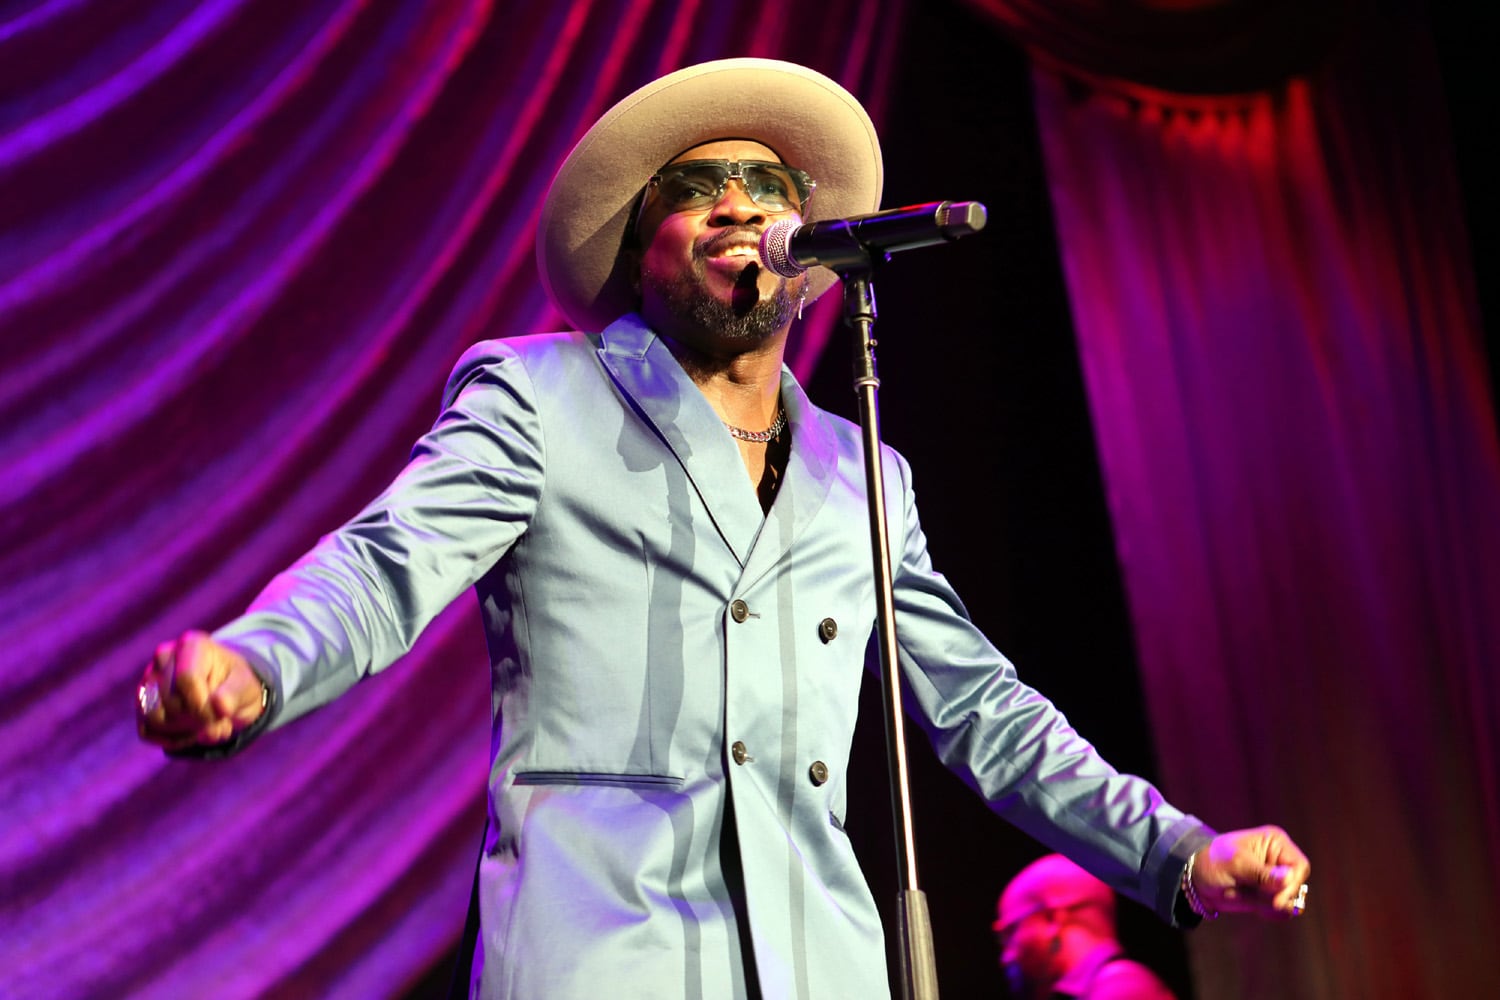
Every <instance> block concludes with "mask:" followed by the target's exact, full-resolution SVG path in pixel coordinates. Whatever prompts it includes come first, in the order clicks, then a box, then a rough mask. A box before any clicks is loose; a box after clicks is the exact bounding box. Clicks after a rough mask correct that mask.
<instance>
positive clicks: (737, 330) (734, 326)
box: [641, 247, 797, 347]
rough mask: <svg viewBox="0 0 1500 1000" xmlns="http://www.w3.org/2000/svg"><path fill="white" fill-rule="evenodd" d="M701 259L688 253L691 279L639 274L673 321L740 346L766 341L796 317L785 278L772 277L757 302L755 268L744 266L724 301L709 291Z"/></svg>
mask: <svg viewBox="0 0 1500 1000" xmlns="http://www.w3.org/2000/svg"><path fill="white" fill-rule="evenodd" d="M704 260H705V257H704V256H703V255H702V251H701V250H700V249H699V248H697V247H694V249H693V275H692V276H691V277H682V278H677V279H675V280H671V279H664V278H662V277H661V276H660V275H658V274H655V273H654V272H651V271H642V273H641V284H642V286H644V287H647V288H650V289H651V290H652V291H653V292H655V293H656V296H657V297H658V298H660V299H661V301H662V302H663V303H665V304H666V306H667V308H668V309H669V310H670V311H671V312H672V314H673V315H674V316H676V317H677V318H678V319H680V320H683V321H684V322H686V323H690V324H692V325H694V326H696V327H698V328H699V329H701V330H706V331H712V332H714V333H715V334H717V335H718V336H719V337H721V338H723V339H725V340H728V341H730V342H732V343H736V344H741V345H743V346H744V347H753V346H755V345H756V344H759V343H762V342H763V341H766V340H769V339H770V338H771V337H772V336H773V335H774V334H775V333H776V332H777V331H778V330H780V329H781V328H782V327H784V326H786V325H787V324H788V323H790V322H791V321H792V318H793V317H794V316H796V314H797V300H796V299H794V298H793V297H792V292H791V289H790V288H789V287H788V284H787V280H786V279H785V278H777V280H776V288H775V290H774V291H773V292H772V293H771V294H770V295H769V296H767V297H765V298H762V297H761V295H760V289H759V287H758V286H757V284H756V282H757V279H758V278H759V276H760V265H759V264H757V263H755V262H753V261H752V262H751V263H749V264H746V265H745V269H744V270H743V271H741V272H740V276H739V279H738V280H737V281H736V282H735V290H734V294H733V295H732V296H730V300H729V301H728V302H724V301H722V300H720V299H718V298H716V297H715V296H713V295H712V294H710V293H709V291H708V288H707V286H706V283H705V278H706V274H705V270H704Z"/></svg>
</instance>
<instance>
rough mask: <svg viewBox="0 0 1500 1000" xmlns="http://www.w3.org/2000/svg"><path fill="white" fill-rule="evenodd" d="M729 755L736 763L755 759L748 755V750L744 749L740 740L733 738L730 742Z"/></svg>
mask: <svg viewBox="0 0 1500 1000" xmlns="http://www.w3.org/2000/svg"><path fill="white" fill-rule="evenodd" d="M729 756H731V757H733V758H734V762H735V763H736V764H743V763H745V761H747V760H754V759H755V758H754V757H751V756H750V751H749V750H746V749H745V744H744V742H742V741H741V740H735V741H734V742H733V743H732V744H730V747H729Z"/></svg>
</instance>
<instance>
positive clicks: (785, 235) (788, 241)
mask: <svg viewBox="0 0 1500 1000" xmlns="http://www.w3.org/2000/svg"><path fill="white" fill-rule="evenodd" d="M796 231H797V224H796V223H795V222H792V221H791V220H790V219H788V220H784V221H782V222H773V223H772V224H771V225H769V226H767V227H766V230H765V232H763V233H761V234H760V263H761V266H762V267H764V268H765V269H766V270H768V271H770V272H771V273H772V274H779V275H781V276H782V277H783V278H795V277H796V276H797V275H799V274H801V273H802V272H803V271H806V270H807V268H805V267H803V266H802V265H801V264H799V263H797V262H796V261H795V260H793V259H792V234H793V233H794V232H796Z"/></svg>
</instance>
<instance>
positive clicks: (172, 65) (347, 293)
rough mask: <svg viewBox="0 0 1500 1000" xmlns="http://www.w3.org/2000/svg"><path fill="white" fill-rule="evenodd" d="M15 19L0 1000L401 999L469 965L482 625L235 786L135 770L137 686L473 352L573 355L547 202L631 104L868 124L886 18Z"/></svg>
mask: <svg viewBox="0 0 1500 1000" xmlns="http://www.w3.org/2000/svg"><path fill="white" fill-rule="evenodd" d="M19 6H21V7H23V8H24V9H20V10H16V8H17V7H18V5H0V357H3V361H0V470H3V475H0V650H3V651H4V653H3V663H4V667H3V669H0V969H3V970H4V971H3V973H0V994H4V995H5V996H7V997H59V996H100V997H104V996H110V997H113V996H125V995H139V996H163V997H182V996H214V997H236V996H258V995H266V994H273V995H287V996H347V997H370V996H381V995H398V994H399V993H401V992H402V990H403V989H404V987H405V985H406V984H409V983H411V982H412V981H413V979H414V978H415V977H417V976H419V975H420V974H421V973H422V972H423V970H425V969H426V968H427V967H428V966H429V964H431V963H432V962H433V961H434V959H436V958H437V957H439V956H440V955H441V954H442V953H443V952H444V951H445V950H447V949H448V948H450V947H451V945H452V944H453V942H454V940H455V938H456V937H457V934H458V931H459V928H460V927H461V925H462V922H463V917H464V912H463V908H464V901H465V900H466V898H467V895H468V886H469V879H470V876H471V873H472V870H473V869H472V866H473V862H474V856H475V853H476V851H477V849H478V842H479V835H480V832H481V829H482V815H483V814H482V804H481V796H482V784H483V777H484V774H485V769H486V762H487V747H486V735H487V732H488V719H487V716H486V705H487V704H488V697H487V693H486V692H487V687H488V678H487V677H486V676H485V675H484V671H483V664H484V663H485V662H486V659H485V656H484V653H483V649H482V639H481V634H480V630H479V628H478V624H477V618H476V616H475V614H474V608H473V606H472V601H471V600H464V601H461V602H460V603H459V604H458V605H456V606H455V607H454V608H453V609H451V610H450V612H449V613H448V614H446V615H445V616H444V617H442V618H441V619H440V620H439V621H438V622H436V623H435V624H434V626H433V627H432V628H431V630H430V631H429V632H428V634H427V635H426V636H424V637H423V639H422V642H421V644H420V646H419V648H418V649H417V650H416V652H415V653H414V654H413V655H412V656H411V657H410V658H409V661H408V662H406V663H405V664H404V665H403V667H402V669H400V670H398V671H393V672H391V673H390V674H387V675H383V676H381V677H379V678H376V679H375V680H373V681H372V682H370V683H368V684H364V685H361V686H360V687H359V689H358V690H356V691H355V692H353V693H352V694H351V695H350V696H349V697H347V698H345V699H343V700H342V701H340V702H339V703H338V704H337V705H335V706H332V707H331V708H329V709H327V710H326V711H324V712H320V713H319V714H318V716H317V719H316V722H315V724H313V723H309V724H306V725H294V726H291V727H289V728H288V729H287V730H286V731H284V732H282V733H280V734H278V737H277V738H276V739H275V740H270V741H267V742H266V743H264V744H263V745H261V746H259V747H257V748H256V749H255V751H254V752H253V753H250V754H247V755H245V756H243V757H240V758H238V759H235V760H233V761H230V762H227V763H223V764H214V765H201V764H194V763H188V762H168V761H165V760H164V759H163V758H162V756H161V755H160V754H159V753H157V752H155V751H153V750H151V749H149V748H147V747H144V746H142V745H139V744H138V743H137V742H136V739H135V734H134V732H133V731H132V725H131V721H130V704H131V698H132V697H133V691H134V683H135V679H136V678H137V676H138V675H139V673H140V670H141V669H142V667H143V666H144V663H145V660H146V658H147V656H148V655H149V653H150V650H151V648H152V646H153V644H154V643H156V642H157V641H160V640H161V639H164V638H166V637H168V636H171V635H174V634H176V633H177V632H178V631H180V630H181V629H183V628H187V627H213V626H215V625H217V624H218V623H220V622H222V621H224V620H226V619H227V618H229V617H231V616H232V615H234V614H235V613H236V612H237V611H239V610H240V609H241V608H242V607H243V606H244V605H245V603H246V602H247V601H248V600H249V598H250V597H251V596H252V595H253V593H254V592H255V590H256V589H257V588H258V587H259V586H260V585H261V584H262V583H263V582H264V581H265V580H266V579H268V578H269V577H270V576H271V575H272V574H273V573H274V572H275V571H276V570H277V569H279V568H280V567H282V566H283V565H285V564H286V563H288V562H289V561H290V560H292V559H293V558H295V557H296V556H297V555H299V554H300V553H301V552H302V551H304V550H305V549H306V548H307V547H308V546H309V545H310V544H311V543H312V542H313V541H314V539H315V537H316V533H317V532H319V531H322V530H327V529H328V528H330V527H332V526H333V525H336V524H338V523H339V522H340V521H342V520H343V519H344V518H346V517H347V516H349V515H350V514H352V513H353V512H354V511H355V510H356V509H357V508H358V507H359V505H360V504H361V503H362V502H364V501H365V500H366V499H368V498H369V497H370V496H373V495H374V494H375V493H376V492H377V491H378V490H379V488H380V487H381V486H382V485H383V484H384V483H385V481H386V480H387V479H388V478H389V477H390V475H391V474H393V473H394V471H395V470H396V469H397V468H398V467H399V465H400V463H401V461H402V459H403V456H404V455H405V452H406V449H407V448H408V447H409V445H410V443H411V441H412V440H414V439H415V437H416V436H417V435H418V434H420V433H421V431H422V430H424V429H425V428H426V426H427V425H428V424H429V423H430V421H431V420H432V418H433V417H434V416H435V415H436V408H437V402H438V393H439V390H440V388H441V383H442V379H443V378H444V376H445V375H446V373H447V371H448V369H449V367H450V365H451V363H452V362H453V361H454V360H455V359H456V358H457V356H458V355H459V354H460V353H461V352H462V350H463V349H464V347H465V346H467V345H468V344H469V343H471V342H472V341H473V340H475V339H477V338H480V337H486V336H506V335H512V334H520V333H526V332H532V331H539V330H545V329H556V328H559V326H560V324H561V320H560V318H559V317H558V316H557V315H556V314H555V313H554V312H553V310H552V309H551V307H550V305H549V304H548V302H547V301H546V299H545V296H544V295H543V294H542V292H541V290H540V288H539V286H538V283H537V280H536V276H535V272H534V268H533V265H532V249H531V248H532V234H533V232H534V226H535V221H536V218H537V212H538V207H539V203H540V199H541V197H542V195H543V193H544V191H545V189H546V185H547V183H548V182H549V181H550V179H551V174H552V171H553V169H554V168H555V167H556V165H557V164H558V163H559V162H560V160H561V159H562V157H563V156H564V155H565V154H566V152H567V151H568V149H569V148H570V147H571V145H572V143H573V142H574V141H575V140H576V139H577V138H578V137H579V135H581V134H582V132H583V130H584V129H586V128H587V127H588V125H589V124H590V123H592V121H593V120H594V119H595V118H596V117H597V116H598V115H599V114H600V113H601V112H603V111H604V109H605V108H607V107H608V106H609V105H610V104H611V103H612V102H613V101H614V100H616V99H618V98H619V97H621V96H623V95H624V94H625V93H627V92H628V91H629V90H631V89H633V88H634V87H636V86H639V85H640V84H642V83H645V82H646V81H647V80H649V79H651V78H653V77H655V76H657V75H659V74H661V73H663V72H666V71H669V70H671V69H674V68H677V67H678V66H682V65H687V64H689V63H694V62H698V61H702V60H705V59H712V58H720V57H725V56H739V55H763V56H776V57H781V58H788V59H792V60H795V61H798V62H802V63H805V64H807V65H811V66H813V67H815V68H818V69H820V70H822V71H824V72H826V73H828V74H829V75H830V76H833V77H835V78H836V79H838V80H839V81H840V82H842V83H843V84H844V85H845V86H847V87H849V88H850V89H851V90H852V91H853V92H854V93H855V94H857V95H858V96H860V97H861V98H862V99H863V100H864V101H865V102H866V104H867V106H868V107H869V108H870V110H871V113H872V115H873V116H874V117H875V118H876V119H877V121H878V120H879V117H880V115H881V113H882V109H883V103H884V102H883V94H884V93H885V91H886V89H887V83H886V76H887V73H888V71H889V67H890V64H891V47H892V46H893V45H894V42H895V38H896V35H897V30H898V29H899V26H900V23H901V4H900V3H899V2H893V3H888V4H884V5H882V6H881V7H878V8H872V6H871V5H870V4H867V3H861V2H854V0H833V2H831V3H827V4H823V5H822V6H821V7H820V10H819V16H818V17H817V18H815V19H813V18H809V17H808V16H807V14H806V10H805V7H804V5H801V4H798V3H794V2H790V0H770V2H767V0H761V2H758V3H753V4H751V3H715V4H707V3H701V2H682V3H665V2H658V3H652V2H645V0H638V2H613V3H605V2H593V3H590V2H574V3H529V2H512V3H493V2H485V0H467V2H465V0H429V2H415V0H406V2H402V0H359V2H356V0H305V2H299V3H293V4H286V3H273V2H268V0H154V2H151V3H140V2H137V0H131V2H124V0H53V2H49V3H39V4H33V5H29V6H26V5H19ZM831 298H836V297H831ZM827 304H828V305H831V306H832V307H833V309H832V311H831V312H830V311H829V310H828V309H827V308H826V306H824V305H820V307H819V310H820V311H819V313H818V315H817V316H816V317H814V318H813V319H812V320H811V321H810V322H809V323H808V324H806V333H805V334H804V336H803V338H802V341H801V343H800V344H799V346H798V348H797V353H796V355H795V357H794V359H793V360H794V366H795V367H797V368H798V370H799V372H800V373H802V374H804V375H805V374H806V373H807V371H808V370H809V369H810V367H811V364H812V361H813V360H814V359H816V357H817V354H818V351H819V350H820V348H821V346H822V341H823V338H824V337H825V336H826V334H827V330H828V328H829V326H830V324H831V322H832V321H833V320H834V319H835V318H836V316H837V311H838V310H837V304H836V302H831V301H830V302H829V303H827Z"/></svg>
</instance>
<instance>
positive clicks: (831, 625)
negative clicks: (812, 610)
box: [818, 618, 839, 643]
mask: <svg viewBox="0 0 1500 1000" xmlns="http://www.w3.org/2000/svg"><path fill="white" fill-rule="evenodd" d="M838 634H839V623H838V622H836V621H834V620H833V619H832V618H824V619H823V620H822V621H820V622H818V638H819V639H822V640H823V641H824V642H825V643H827V642H832V641H833V640H834V638H835V637H836V636H837V635H838Z"/></svg>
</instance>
